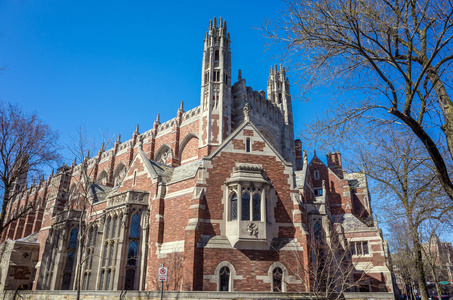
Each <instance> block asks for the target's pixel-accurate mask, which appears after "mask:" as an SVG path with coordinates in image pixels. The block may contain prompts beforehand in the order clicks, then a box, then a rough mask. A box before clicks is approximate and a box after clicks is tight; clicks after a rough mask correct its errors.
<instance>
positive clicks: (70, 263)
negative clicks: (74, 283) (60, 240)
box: [61, 228, 78, 290]
mask: <svg viewBox="0 0 453 300" xmlns="http://www.w3.org/2000/svg"><path fill="white" fill-rule="evenodd" d="M77 233H78V230H77V228H73V229H72V230H71V232H70V234H69V242H68V248H67V252H66V262H65V266H64V273H63V281H62V284H61V289H62V290H68V289H69V288H70V283H71V278H72V270H73V268H74V259H75V253H76V247H77Z"/></svg>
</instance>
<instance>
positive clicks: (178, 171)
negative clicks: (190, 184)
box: [150, 158, 202, 183]
mask: <svg viewBox="0 0 453 300" xmlns="http://www.w3.org/2000/svg"><path fill="white" fill-rule="evenodd" d="M201 161H202V159H201V158H200V159H197V160H194V161H191V162H189V163H187V164H184V165H182V166H179V167H176V168H172V167H170V166H167V165H164V164H161V163H158V162H155V161H152V160H150V163H151V166H152V168H153V169H154V171H156V173H157V174H158V175H159V176H161V177H162V180H163V181H164V182H165V183H171V182H177V181H181V180H185V179H189V178H193V177H194V176H195V175H196V174H197V170H198V168H199V167H200V166H201Z"/></svg>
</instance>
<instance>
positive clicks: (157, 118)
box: [154, 113, 160, 124]
mask: <svg viewBox="0 0 453 300" xmlns="http://www.w3.org/2000/svg"><path fill="white" fill-rule="evenodd" d="M154 123H157V124H160V114H159V113H157V117H156V121H154Z"/></svg>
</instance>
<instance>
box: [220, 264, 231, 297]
mask: <svg viewBox="0 0 453 300" xmlns="http://www.w3.org/2000/svg"><path fill="white" fill-rule="evenodd" d="M219 280H220V282H219V288H220V291H221V292H228V291H229V290H230V268H228V267H222V268H221V269H220V272H219Z"/></svg>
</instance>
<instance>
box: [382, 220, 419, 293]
mask: <svg viewBox="0 0 453 300" xmlns="http://www.w3.org/2000/svg"><path fill="white" fill-rule="evenodd" d="M389 225H390V239H389V243H390V246H391V248H392V252H393V254H392V264H393V266H392V267H393V272H394V273H395V275H396V276H397V277H398V279H399V281H400V283H401V284H402V288H403V290H402V291H401V292H402V293H403V294H404V295H406V296H408V297H409V298H412V299H416V298H415V291H416V289H417V288H418V284H417V282H418V280H417V272H416V270H415V268H414V263H413V262H414V259H413V251H412V247H411V245H412V243H411V238H410V235H409V234H408V232H409V230H408V228H407V224H406V223H404V222H401V221H400V220H397V221H394V222H392V223H390V224H389Z"/></svg>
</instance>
